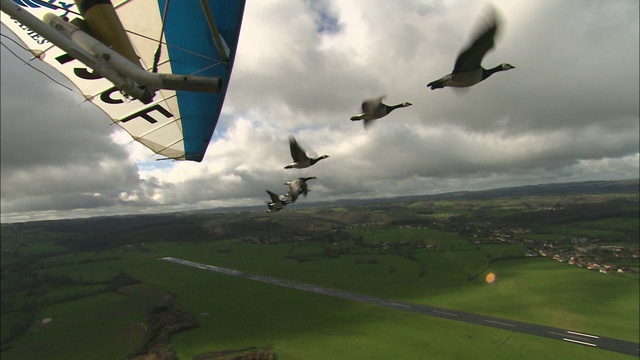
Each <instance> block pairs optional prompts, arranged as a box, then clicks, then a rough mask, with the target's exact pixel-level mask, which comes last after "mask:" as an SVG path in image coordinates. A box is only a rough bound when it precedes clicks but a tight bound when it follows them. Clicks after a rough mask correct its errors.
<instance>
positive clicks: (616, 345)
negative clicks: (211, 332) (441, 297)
mask: <svg viewBox="0 0 640 360" xmlns="http://www.w3.org/2000/svg"><path fill="white" fill-rule="evenodd" d="M160 260H165V261H170V262H173V263H177V264H182V265H186V266H192V267H197V268H200V269H202V270H209V271H215V272H218V273H222V274H227V275H233V276H237V277H241V278H245V279H251V280H255V281H260V282H263V283H268V284H273V285H279V286H285V287H289V288H294V289H298V290H303V291H308V292H313V293H317V294H322V295H327V296H334V297H338V298H343V299H349V300H353V301H360V302H364V303H367V304H373V305H378V306H386V307H390V308H394V309H399V310H404V311H411V312H415V313H419V314H423V315H429V316H437V317H441V318H446V319H451V320H456V321H464V322H467V323H472V324H477V325H483V326H491V327H494V328H499V329H504V330H509V331H517V332H521V333H525V334H530V335H536V336H543V337H547V338H551V339H555V340H560V341H566V342H569V343H572V344H575V345H579V346H589V347H594V348H600V349H604V350H610V351H615V352H618V353H622V354H628V355H634V356H640V344H637V343H633V342H630V341H623V340H618V339H613V338H606V337H602V336H597V335H593V334H584V333H579V332H575V331H571V330H567V329H558V328H553V327H548V326H543V325H536V324H530V323H525V322H520V321H514V320H507V319H502V318H497V317H492V316H486V315H477V314H472V313H467V312H462V311H456V310H449V309H442V308H437V307H433V306H428V305H421V304H414V303H409V302H404V301H398V300H391V299H384V298H379V297H374V296H368V295H362V294H357V293H353V292H349V291H342V290H334V289H328V288H323V287H319V286H315V285H309V284H303V283H298V282H295V281H289V280H283V279H278V278H274V277H269V276H262V275H253V274H249V273H246V272H242V271H237V270H231V269H225V268H221V267H218V266H213V265H206V264H201V263H196V262H193V261H188V260H181V259H176V258H172V257H164V258H161V259H160Z"/></svg>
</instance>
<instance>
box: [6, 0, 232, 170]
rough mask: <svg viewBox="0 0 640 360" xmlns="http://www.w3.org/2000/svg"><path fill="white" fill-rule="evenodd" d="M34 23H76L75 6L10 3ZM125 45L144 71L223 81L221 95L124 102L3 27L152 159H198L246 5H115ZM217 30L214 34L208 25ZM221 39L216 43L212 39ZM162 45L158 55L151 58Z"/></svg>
mask: <svg viewBox="0 0 640 360" xmlns="http://www.w3.org/2000/svg"><path fill="white" fill-rule="evenodd" d="M14 3H15V4H18V5H20V6H21V8H22V9H23V10H25V11H28V12H29V13H31V14H33V15H34V16H36V17H38V18H40V19H41V18H42V17H43V16H44V14H45V13H54V14H55V15H58V16H64V17H68V18H69V19H73V18H75V17H80V15H79V10H78V9H77V7H76V5H75V4H74V3H73V2H72V1H59V0H47V1H46V2H44V1H41V0H14ZM112 3H113V6H114V8H115V11H116V13H117V14H118V17H119V19H120V21H121V23H122V25H123V27H124V29H125V31H126V33H127V35H128V37H129V40H130V42H131V44H132V46H133V48H134V50H135V52H136V54H137V56H138V57H139V60H140V64H141V65H142V67H143V68H144V69H146V70H147V71H153V69H154V68H155V69H156V70H157V72H158V73H168V74H181V75H182V74H185V75H197V76H204V77H218V78H220V79H222V88H221V89H220V91H219V92H199V91H187V90H167V89H159V90H158V91H157V92H156V95H155V97H154V98H153V100H152V101H151V102H150V103H147V104H144V103H142V102H141V101H138V100H135V99H130V98H127V97H126V96H123V95H122V94H121V92H120V91H119V90H118V89H117V88H116V87H115V86H114V84H113V83H111V82H110V81H109V80H107V79H105V78H103V77H102V76H100V75H99V74H97V73H96V72H95V71H93V70H92V69H90V68H87V66H85V65H84V64H83V63H82V62H80V61H78V60H76V59H74V57H72V56H70V55H68V54H67V53H66V52H64V51H63V50H62V49H60V48H58V47H56V46H53V45H52V44H51V43H50V42H49V41H48V40H47V39H45V38H44V37H43V36H41V35H40V34H38V33H36V32H34V31H33V30H31V29H29V28H28V27H26V26H24V25H22V24H21V23H20V22H18V21H17V20H15V19H13V18H11V17H10V16H8V15H7V14H5V12H4V7H5V2H4V1H3V3H2V4H3V13H2V17H1V20H2V23H3V24H4V25H5V26H6V27H7V28H8V29H9V30H11V31H12V32H13V33H14V34H15V35H16V36H17V37H18V38H19V39H20V40H22V42H24V43H25V45H26V47H27V48H28V49H30V50H31V52H32V53H34V54H37V55H38V56H37V57H38V58H39V59H41V60H43V61H45V62H46V63H47V64H49V65H51V66H52V67H54V68H55V69H56V70H58V71H60V72H61V73H62V74H63V75H65V76H66V77H67V78H69V79H70V80H71V81H72V82H73V83H74V84H75V85H76V86H77V87H78V89H79V90H80V92H81V93H82V94H83V95H84V96H85V98H86V99H87V100H88V101H91V102H92V103H94V104H95V105H96V106H98V107H99V108H100V109H102V110H103V111H104V112H105V113H106V114H107V115H108V116H109V117H111V119H112V120H113V122H114V123H116V124H118V125H119V126H121V127H122V128H123V129H124V130H126V131H127V132H128V133H129V134H130V135H131V136H132V138H133V139H134V140H136V141H138V142H140V143H141V144H143V145H145V146H146V147H148V148H149V149H151V150H152V151H153V152H154V153H155V154H158V155H160V156H163V157H165V158H169V159H175V160H191V161H198V162H199V161H202V159H203V157H204V154H205V152H206V150H207V147H208V145H209V141H210V140H211V136H212V135H213V131H214V129H215V127H216V124H217V121H218V117H219V116H220V112H221V110H222V105H223V102H224V97H225V94H226V90H227V84H228V83H229V79H230V77H231V70H232V68H233V62H234V59H235V53H236V49H237V45H238V39H239V34H240V27H241V24H242V16H243V13H244V6H245V1H244V0H202V1H195V0H189V1H173V2H167V1H165V0H115V1H113V2H112ZM212 23H213V24H215V25H214V26H215V27H216V30H217V31H212V27H211V24H212ZM216 33H217V34H219V37H218V36H216V35H215V34H216ZM159 46H160V49H159V50H160V56H159V58H158V60H157V61H156V60H155V54H156V53H157V51H158V47H159Z"/></svg>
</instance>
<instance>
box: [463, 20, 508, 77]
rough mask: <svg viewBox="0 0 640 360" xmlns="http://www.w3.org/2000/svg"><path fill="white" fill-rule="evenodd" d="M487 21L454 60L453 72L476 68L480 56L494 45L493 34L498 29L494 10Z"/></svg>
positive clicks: (479, 64)
mask: <svg viewBox="0 0 640 360" xmlns="http://www.w3.org/2000/svg"><path fill="white" fill-rule="evenodd" d="M490 16H491V17H490V19H489V21H487V23H486V24H484V27H483V30H482V31H481V32H480V33H479V34H478V36H477V37H476V38H475V39H474V40H473V42H472V43H471V45H469V47H468V48H467V49H465V50H464V51H463V52H462V53H460V55H458V59H457V60H456V65H455V66H454V68H453V72H454V73H457V72H464V71H468V70H474V69H478V68H480V67H481V65H482V58H484V56H485V55H486V53H487V52H488V51H489V50H491V49H492V48H493V46H494V45H495V41H494V38H495V35H496V32H497V31H498V19H497V17H496V14H495V12H492V13H491V15H490Z"/></svg>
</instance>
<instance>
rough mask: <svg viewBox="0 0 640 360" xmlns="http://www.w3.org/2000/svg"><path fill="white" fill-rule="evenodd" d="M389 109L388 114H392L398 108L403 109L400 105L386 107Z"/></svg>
mask: <svg viewBox="0 0 640 360" xmlns="http://www.w3.org/2000/svg"><path fill="white" fill-rule="evenodd" d="M385 106H386V107H387V114H388V113H390V112H391V111H393V110H395V109H397V108H401V107H402V104H398V105H391V106H389V105H385Z"/></svg>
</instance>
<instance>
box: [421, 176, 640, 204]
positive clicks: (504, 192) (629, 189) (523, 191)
mask: <svg viewBox="0 0 640 360" xmlns="http://www.w3.org/2000/svg"><path fill="white" fill-rule="evenodd" d="M611 193H620V194H633V193H635V194H638V193H640V179H631V180H614V181H584V182H572V183H559V184H540V185H526V186H516V187H506V188H498V189H489V190H481V191H457V192H450V193H443V194H437V195H427V196H426V197H427V198H429V199H440V200H442V199H459V198H464V199H490V198H499V197H519V196H567V195H596V194H611Z"/></svg>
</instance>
